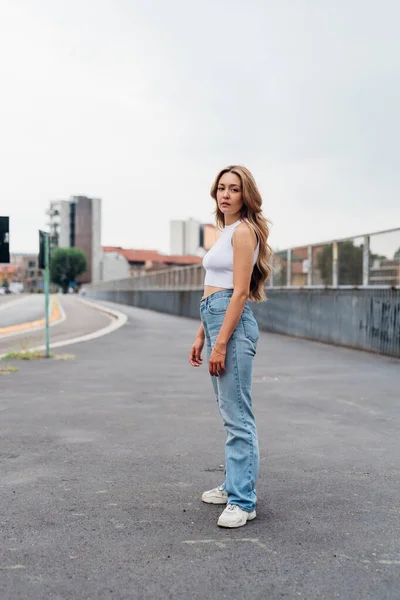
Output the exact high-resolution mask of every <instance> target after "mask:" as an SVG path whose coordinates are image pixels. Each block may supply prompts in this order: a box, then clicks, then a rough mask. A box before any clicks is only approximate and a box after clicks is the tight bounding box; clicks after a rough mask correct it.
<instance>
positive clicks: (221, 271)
mask: <svg viewBox="0 0 400 600" xmlns="http://www.w3.org/2000/svg"><path fill="white" fill-rule="evenodd" d="M244 221H246V222H247V223H248V220H247V219H244ZM240 223H242V221H241V220H239V221H236V223H232V225H226V226H225V227H224V229H223V230H222V233H221V235H220V237H219V238H218V239H217V241H216V242H215V244H214V245H213V246H212V247H211V249H210V250H209V251H208V252H207V254H205V255H204V257H203V267H204V268H205V270H206V276H205V279H204V285H211V286H213V287H219V288H226V289H233V245H232V235H233V232H234V230H235V229H236V227H237V226H238V225H240ZM250 226H251V224H250ZM259 246H260V244H259V243H258V244H257V248H256V249H255V250H254V256H253V267H254V265H255V264H256V262H257V258H258V251H259Z"/></svg>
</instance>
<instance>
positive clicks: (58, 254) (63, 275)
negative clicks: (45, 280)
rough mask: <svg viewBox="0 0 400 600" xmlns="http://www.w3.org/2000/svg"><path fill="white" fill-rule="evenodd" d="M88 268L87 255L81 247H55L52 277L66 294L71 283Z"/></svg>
mask: <svg viewBox="0 0 400 600" xmlns="http://www.w3.org/2000/svg"><path fill="white" fill-rule="evenodd" d="M86 269H87V263H86V257H85V255H84V253H83V252H82V250H80V249H79V248H55V249H54V250H52V252H51V258H50V279H51V281H52V283H55V284H57V285H59V286H61V288H62V291H63V293H64V294H66V293H67V291H68V287H69V284H70V283H72V282H75V281H76V278H77V277H78V276H79V275H81V274H82V273H84V272H85V271H86Z"/></svg>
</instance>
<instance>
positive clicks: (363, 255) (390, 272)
mask: <svg viewBox="0 0 400 600" xmlns="http://www.w3.org/2000/svg"><path fill="white" fill-rule="evenodd" d="M272 266H273V269H272V275H271V278H270V280H269V282H268V287H272V288H295V289H298V288H343V289H346V288H354V287H364V288H365V287H373V288H375V289H378V288H388V287H400V227H399V228H396V229H390V230H387V231H380V232H377V233H369V234H363V235H360V236H355V237H349V238H343V239H337V240H331V241H329V242H321V243H318V244H310V245H307V246H297V247H294V248H288V249H285V250H277V251H276V252H275V253H274V256H273V261H272ZM203 283H204V269H203V266H202V265H201V264H200V265H199V264H197V265H191V266H185V267H175V268H172V269H163V270H160V271H153V272H150V273H149V272H143V273H141V274H136V275H134V276H132V277H130V278H128V279H120V280H115V281H107V282H101V283H97V284H95V285H92V286H90V287H91V288H92V289H96V290H99V291H111V290H116V289H118V290H121V291H130V290H154V289H159V290H173V289H181V290H197V289H199V290H200V289H202V287H203Z"/></svg>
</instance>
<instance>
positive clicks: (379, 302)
mask: <svg viewBox="0 0 400 600" xmlns="http://www.w3.org/2000/svg"><path fill="white" fill-rule="evenodd" d="M201 295H202V292H201V291H199V290H127V291H122V290H116V289H114V290H109V291H100V290H96V288H95V286H94V287H93V288H91V289H90V288H89V289H88V296H89V297H92V298H97V299H99V300H109V301H112V302H118V303H121V304H128V305H131V306H137V307H140V308H148V309H152V310H157V311H161V312H166V313H170V314H174V315H180V316H185V317H192V318H195V319H199V303H200V298H201ZM252 309H253V312H254V314H255V316H256V318H257V321H258V323H259V326H260V329H265V330H268V331H273V332H276V333H282V334H286V335H292V336H296V337H302V338H307V339H310V340H315V341H321V342H327V343H331V344H337V345H341V346H348V347H351V348H359V349H362V350H368V351H370V352H376V353H380V354H386V355H389V356H395V357H400V289H389V288H388V289H372V288H363V289H293V288H291V289H269V290H268V301H267V302H262V303H259V304H255V303H252Z"/></svg>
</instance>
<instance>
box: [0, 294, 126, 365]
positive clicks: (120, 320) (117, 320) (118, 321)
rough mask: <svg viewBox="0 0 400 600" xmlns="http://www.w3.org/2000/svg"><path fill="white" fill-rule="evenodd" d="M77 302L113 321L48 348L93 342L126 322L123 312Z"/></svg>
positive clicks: (31, 349) (37, 347) (42, 348)
mask: <svg viewBox="0 0 400 600" xmlns="http://www.w3.org/2000/svg"><path fill="white" fill-rule="evenodd" d="M77 300H79V302H82V303H83V304H87V305H88V306H91V307H92V308H95V309H96V310H99V311H100V312H104V313H107V314H109V315H112V316H113V317H114V319H113V320H112V322H111V323H110V324H109V325H107V326H106V327H103V328H102V329H98V330H97V331H94V332H93V333H87V334H85V335H81V336H79V337H75V338H70V339H67V340H62V341H60V342H54V343H51V342H50V348H61V347H62V346H70V345H72V344H79V343H81V342H89V341H90V340H94V339H96V338H99V337H102V336H103V335H108V334H109V333H112V332H113V331H116V330H117V329H119V328H120V327H122V326H123V325H125V323H126V322H127V320H128V315H126V314H125V313H123V312H120V311H119V310H114V309H111V308H108V307H106V306H102V305H101V304H97V303H95V302H89V301H88V300H83V299H82V298H77ZM60 308H61V306H60ZM62 312H63V315H64V320H65V319H66V318H67V317H66V315H65V312H64V311H62ZM61 320H62V317H61ZM61 320H60V321H57V322H55V323H52V324H51V325H58V323H61ZM39 329H40V328H39ZM35 331H36V330H35ZM4 337H6V336H1V338H0V339H1V340H2V339H4ZM7 337H8V336H7ZM45 349H46V346H45V345H41V346H34V347H31V348H28V349H27V351H30V352H33V351H36V350H45ZM4 356H5V354H0V359H1V358H2V357H4Z"/></svg>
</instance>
